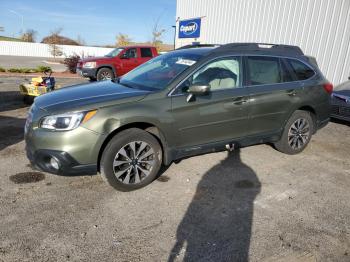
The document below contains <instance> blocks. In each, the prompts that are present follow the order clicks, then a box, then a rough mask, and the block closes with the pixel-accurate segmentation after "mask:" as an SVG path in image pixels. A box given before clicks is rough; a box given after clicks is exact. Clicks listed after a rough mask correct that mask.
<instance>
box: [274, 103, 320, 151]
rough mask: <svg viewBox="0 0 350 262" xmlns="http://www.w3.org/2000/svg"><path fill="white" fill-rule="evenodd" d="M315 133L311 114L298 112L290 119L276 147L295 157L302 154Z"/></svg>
mask: <svg viewBox="0 0 350 262" xmlns="http://www.w3.org/2000/svg"><path fill="white" fill-rule="evenodd" d="M313 133H314V121H313V118H312V116H311V114H310V112H307V111H302V110H297V111H295V112H294V113H293V114H292V116H291V117H290V118H289V120H288V122H287V123H286V126H285V128H284V131H283V134H282V136H281V139H280V140H279V141H278V142H276V143H275V144H274V145H275V147H276V149H277V150H278V151H280V152H282V153H285V154H289V155H295V154H298V153H300V152H302V151H303V150H304V149H305V148H306V146H307V145H308V143H309V142H310V140H311V137H312V134H313Z"/></svg>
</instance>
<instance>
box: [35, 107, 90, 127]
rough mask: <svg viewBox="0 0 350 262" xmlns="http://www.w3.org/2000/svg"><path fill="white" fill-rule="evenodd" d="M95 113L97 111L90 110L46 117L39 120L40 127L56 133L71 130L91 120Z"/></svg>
mask: <svg viewBox="0 0 350 262" xmlns="http://www.w3.org/2000/svg"><path fill="white" fill-rule="evenodd" d="M96 112H97V110H92V111H86V112H74V113H65V114H60V115H51V116H46V117H43V118H42V119H41V121H40V127H41V128H46V129H51V130H57V131H68V130H73V129H75V128H77V127H78V126H79V125H80V124H81V123H85V122H87V121H88V120H89V119H91V118H92V117H93V116H94V115H95V114H96Z"/></svg>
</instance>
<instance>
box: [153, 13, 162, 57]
mask: <svg viewBox="0 0 350 262" xmlns="http://www.w3.org/2000/svg"><path fill="white" fill-rule="evenodd" d="M160 17H161V16H158V18H157V19H156V21H155V23H154V26H153V29H152V44H153V45H154V46H155V47H156V48H157V50H158V51H160V49H161V45H162V44H163V41H162V36H163V34H164V32H165V29H163V28H160V26H159V20H160Z"/></svg>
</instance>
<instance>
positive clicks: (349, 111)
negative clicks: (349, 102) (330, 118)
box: [332, 105, 350, 117]
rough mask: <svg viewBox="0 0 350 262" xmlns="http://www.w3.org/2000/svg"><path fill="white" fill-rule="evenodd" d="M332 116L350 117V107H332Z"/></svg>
mask: <svg viewBox="0 0 350 262" xmlns="http://www.w3.org/2000/svg"><path fill="white" fill-rule="evenodd" d="M332 115H339V116H346V117H350V106H348V107H346V106H338V105H332Z"/></svg>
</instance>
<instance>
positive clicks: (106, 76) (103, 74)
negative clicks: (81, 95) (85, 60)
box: [96, 67, 114, 81]
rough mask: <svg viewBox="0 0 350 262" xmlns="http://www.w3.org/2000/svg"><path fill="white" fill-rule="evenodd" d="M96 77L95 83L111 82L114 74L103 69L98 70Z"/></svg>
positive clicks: (107, 69) (109, 70) (110, 70)
mask: <svg viewBox="0 0 350 262" xmlns="http://www.w3.org/2000/svg"><path fill="white" fill-rule="evenodd" d="M96 77H97V81H103V80H112V79H113V78H114V73H113V71H112V69H109V68H106V67H104V68H101V69H100V70H98V72H97V76H96Z"/></svg>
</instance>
